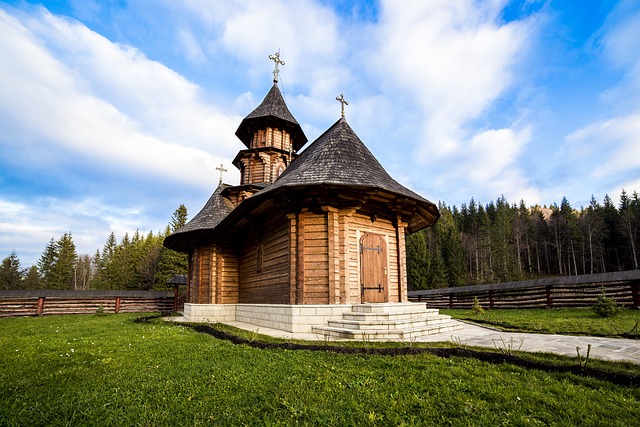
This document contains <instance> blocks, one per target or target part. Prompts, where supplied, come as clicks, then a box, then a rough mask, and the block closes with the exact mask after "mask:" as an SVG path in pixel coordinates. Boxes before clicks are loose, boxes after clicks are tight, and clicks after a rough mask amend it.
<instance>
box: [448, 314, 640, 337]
mask: <svg viewBox="0 0 640 427" xmlns="http://www.w3.org/2000/svg"><path fill="white" fill-rule="evenodd" d="M440 312H441V313H442V314H448V315H450V316H452V317H453V318H455V319H462V320H470V321H472V322H477V323H482V324H488V325H493V326H496V327H498V328H500V329H503V330H506V331H519V332H540V333H548V334H564V335H591V336H604V337H616V338H621V337H624V338H634V339H640V310H634V309H626V310H624V311H623V312H622V313H620V314H618V315H617V316H614V317H608V318H603V317H599V316H598V315H596V314H595V313H594V312H593V311H592V310H591V309H588V308H560V309H544V308H540V309H529V310H526V309H518V310H485V312H484V313H483V314H475V313H473V311H471V310H444V309H441V310H440Z"/></svg>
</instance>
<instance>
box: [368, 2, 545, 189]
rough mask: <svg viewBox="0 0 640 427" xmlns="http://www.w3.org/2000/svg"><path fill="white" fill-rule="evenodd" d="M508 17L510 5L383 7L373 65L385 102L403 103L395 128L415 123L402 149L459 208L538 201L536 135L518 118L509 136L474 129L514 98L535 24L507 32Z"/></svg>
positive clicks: (506, 130) (512, 26) (505, 131)
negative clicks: (527, 149)
mask: <svg viewBox="0 0 640 427" xmlns="http://www.w3.org/2000/svg"><path fill="white" fill-rule="evenodd" d="M503 7H504V2H502V1H491V2H475V1H471V0H465V1H456V2H450V1H447V0H442V1H429V2H413V3H406V2H396V1H391V0H389V1H383V2H382V12H381V14H380V17H381V18H380V28H378V29H376V31H377V35H376V38H377V44H376V51H375V52H374V51H371V52H370V58H371V59H370V62H371V64H372V66H373V67H374V68H375V70H376V71H377V73H378V75H379V78H380V79H381V80H383V81H384V82H385V83H384V86H383V88H384V89H383V90H384V91H385V93H386V96H387V98H389V99H390V100H393V99H399V100H402V101H403V103H402V104H400V103H396V105H395V114H396V121H398V122H400V121H402V120H405V121H406V120H407V119H412V120H415V121H414V122H413V125H414V126H415V127H414V129H413V132H414V136H413V138H412V139H410V140H408V141H403V149H405V150H413V151H414V153H415V154H416V156H415V158H413V159H412V161H413V162H415V163H416V164H419V165H421V166H422V167H423V168H426V169H427V170H428V173H427V176H429V180H430V181H433V182H434V183H436V184H434V185H435V186H436V187H439V188H441V189H446V190H447V191H448V193H449V194H448V197H450V198H453V199H458V200H460V198H462V199H463V200H464V199H465V198H469V197H471V196H470V195H471V194H473V195H476V197H483V196H486V195H489V196H490V197H493V198H495V197H497V196H498V195H500V194H507V193H509V194H514V195H515V194H519V193H526V194H529V195H532V196H535V197H536V198H537V197H539V195H538V194H537V191H535V190H534V189H533V188H532V187H531V185H530V184H529V180H528V177H527V176H526V174H525V173H524V172H523V171H522V170H521V169H520V166H519V162H520V157H519V156H520V155H521V154H522V150H523V147H524V146H525V145H526V144H527V142H528V141H529V140H530V139H531V130H530V128H529V125H527V124H520V123H519V122H518V120H519V118H518V117H514V118H513V124H512V125H511V127H504V123H501V124H500V126H495V125H496V124H492V123H489V124H488V125H487V126H485V127H483V128H478V127H477V124H475V123H473V122H474V121H477V120H478V119H480V118H482V117H483V115H484V114H486V112H487V111H488V110H489V109H490V108H491V106H492V105H493V104H494V103H495V102H496V101H498V100H499V99H500V97H501V96H503V95H504V94H505V93H506V92H507V91H509V90H511V89H512V88H513V85H514V82H515V81H516V80H517V78H516V69H517V68H518V67H519V66H520V65H519V61H520V60H521V59H522V58H524V56H525V54H526V52H527V43H528V37H530V36H531V35H532V33H533V31H534V28H533V23H532V22H531V21H530V20H528V21H512V22H509V23H504V22H501V20H500V15H501V13H502V9H503ZM533 19H534V18H531V20H533ZM416 114H417V115H418V117H417V119H416V118H415V117H413V118H412V116H415V115H416ZM492 126H495V128H492ZM416 175H417V174H414V176H416ZM461 182H464V186H465V188H460V183H461ZM453 185H456V187H457V188H456V189H455V190H454V189H453V188H452V186H453ZM416 186H421V184H419V183H418V184H417V185H416ZM463 194H464V195H463Z"/></svg>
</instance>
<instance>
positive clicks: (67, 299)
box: [0, 290, 175, 317]
mask: <svg viewBox="0 0 640 427" xmlns="http://www.w3.org/2000/svg"><path fill="white" fill-rule="evenodd" d="M174 303H175V295H174V293H173V292H157V291H98V290H92V291H54V290H34V291H0V317H16V316H39V315H58V314H94V313H96V311H98V310H100V309H101V308H102V310H104V312H105V313H143V312H165V311H172V310H173V309H174Z"/></svg>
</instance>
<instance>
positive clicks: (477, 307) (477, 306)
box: [471, 297, 484, 314]
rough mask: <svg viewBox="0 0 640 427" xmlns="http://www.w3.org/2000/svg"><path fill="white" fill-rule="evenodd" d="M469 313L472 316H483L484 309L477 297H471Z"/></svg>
mask: <svg viewBox="0 0 640 427" xmlns="http://www.w3.org/2000/svg"><path fill="white" fill-rule="evenodd" d="M471 311H473V314H484V308H482V306H481V305H480V301H478V297H473V305H472V306H471Z"/></svg>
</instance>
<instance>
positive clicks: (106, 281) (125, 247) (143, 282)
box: [0, 205, 187, 290]
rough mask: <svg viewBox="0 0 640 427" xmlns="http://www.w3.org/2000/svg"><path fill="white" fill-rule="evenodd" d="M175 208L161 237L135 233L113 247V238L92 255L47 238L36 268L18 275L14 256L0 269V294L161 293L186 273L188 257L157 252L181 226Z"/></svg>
mask: <svg viewBox="0 0 640 427" xmlns="http://www.w3.org/2000/svg"><path fill="white" fill-rule="evenodd" d="M186 222H187V208H186V207H185V206H184V205H180V207H178V209H176V211H175V212H174V213H173V215H172V217H171V221H170V223H169V224H168V225H167V227H166V229H165V230H164V232H159V233H157V234H154V233H153V232H149V233H148V234H146V235H142V234H140V232H139V231H138V230H136V231H135V232H134V233H133V234H132V235H131V236H130V235H129V234H128V233H125V235H124V236H123V237H122V238H121V239H120V241H118V240H117V239H116V236H115V234H114V233H113V232H112V233H111V234H110V235H109V236H108V237H107V240H106V242H105V245H104V247H103V248H102V250H99V249H98V250H96V252H95V254H93V255H89V254H80V255H78V253H77V251H76V246H75V243H74V242H73V236H72V234H71V233H64V234H63V235H62V236H60V237H59V238H58V239H55V238H51V240H50V241H49V243H48V244H47V245H46V247H45V249H44V251H43V253H42V255H41V257H40V259H39V260H38V262H37V263H36V265H33V266H31V267H30V268H27V269H23V268H22V267H21V265H20V259H19V258H18V255H17V254H16V253H15V252H12V253H11V254H10V255H9V256H7V257H6V258H4V259H3V261H2V265H0V289H75V290H79V289H143V290H150V289H157V290H161V289H166V288H167V285H166V282H167V280H169V279H170V278H171V277H173V275H175V274H186V273H187V255H186V254H182V253H179V252H175V251H172V250H170V249H167V248H165V247H164V246H162V242H163V241H164V238H165V237H166V236H168V235H169V234H171V233H172V232H174V231H175V230H177V229H178V228H180V227H181V226H183V225H184V224H186Z"/></svg>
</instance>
